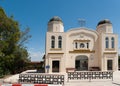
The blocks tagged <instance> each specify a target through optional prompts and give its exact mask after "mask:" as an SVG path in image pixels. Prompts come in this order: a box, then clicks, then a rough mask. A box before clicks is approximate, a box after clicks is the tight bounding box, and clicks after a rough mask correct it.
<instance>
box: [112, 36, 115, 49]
mask: <svg viewBox="0 0 120 86" xmlns="http://www.w3.org/2000/svg"><path fill="white" fill-rule="evenodd" d="M114 42H115V39H114V37H112V38H111V46H112V48H114V47H115V43H114Z"/></svg>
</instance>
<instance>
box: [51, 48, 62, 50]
mask: <svg viewBox="0 0 120 86" xmlns="http://www.w3.org/2000/svg"><path fill="white" fill-rule="evenodd" d="M50 50H62V48H51V49H50Z"/></svg>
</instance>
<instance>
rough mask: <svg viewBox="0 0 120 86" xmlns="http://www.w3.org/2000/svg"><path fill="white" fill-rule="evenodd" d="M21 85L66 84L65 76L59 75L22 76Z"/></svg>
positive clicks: (30, 74) (20, 76) (20, 78)
mask: <svg viewBox="0 0 120 86" xmlns="http://www.w3.org/2000/svg"><path fill="white" fill-rule="evenodd" d="M19 83H22V84H24V83H38V84H64V75H57V74H33V73H29V74H20V75H19Z"/></svg>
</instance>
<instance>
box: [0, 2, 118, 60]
mask: <svg viewBox="0 0 120 86" xmlns="http://www.w3.org/2000/svg"><path fill="white" fill-rule="evenodd" d="M0 7H2V8H3V9H4V10H5V12H6V14H7V15H8V16H11V15H13V16H14V19H15V20H16V21H18V22H19V23H20V29H21V30H25V28H26V27H29V28H30V33H29V34H30V35H32V38H30V39H29V42H28V43H27V44H26V45H25V46H27V50H28V52H29V54H30V57H31V60H32V61H41V60H42V57H43V55H44V53H45V35H46V32H47V24H48V21H49V20H50V19H51V18H52V17H53V16H59V17H60V18H61V19H62V21H63V23H64V30H65V32H66V31H67V30H69V29H71V28H76V27H80V24H79V23H78V20H79V19H85V21H86V24H85V27H87V28H89V29H93V30H96V26H97V24H98V22H99V21H100V20H103V19H109V20H110V21H111V22H112V25H113V31H114V33H117V34H118V35H119V36H120V30H119V29H120V0H0ZM119 43H120V38H119ZM119 52H120V45H119Z"/></svg>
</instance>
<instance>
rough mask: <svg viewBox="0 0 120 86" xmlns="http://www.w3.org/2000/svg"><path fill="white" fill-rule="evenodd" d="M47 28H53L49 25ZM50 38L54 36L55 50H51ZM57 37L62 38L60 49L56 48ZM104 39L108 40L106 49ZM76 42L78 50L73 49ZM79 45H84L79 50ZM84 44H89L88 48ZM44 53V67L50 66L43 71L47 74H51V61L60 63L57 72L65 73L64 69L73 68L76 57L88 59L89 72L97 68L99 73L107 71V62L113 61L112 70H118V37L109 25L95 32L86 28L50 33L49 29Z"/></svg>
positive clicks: (100, 27) (98, 28) (99, 27)
mask: <svg viewBox="0 0 120 86" xmlns="http://www.w3.org/2000/svg"><path fill="white" fill-rule="evenodd" d="M55 25H56V24H55ZM55 25H54V30H55V27H56V26H55ZM57 26H59V24H57ZM61 27H62V25H61ZM49 28H53V27H51V26H50V25H49ZM59 30H60V27H59ZM51 36H55V48H51ZM59 36H62V48H58V37H59ZM106 37H108V38H109V39H110V40H109V48H108V49H106V45H105V43H106V42H105V38H106ZM112 37H114V38H115V47H114V48H111V38H112ZM76 42H77V43H78V48H76V47H75V43H76ZM81 43H84V44H85V47H84V48H79V47H80V44H81ZM86 43H89V48H87V46H86ZM45 51H46V52H45V65H46V66H47V65H49V66H50V68H49V71H47V70H45V71H46V72H49V73H52V61H59V62H60V68H59V72H66V68H75V60H76V57H77V56H87V57H88V70H90V67H99V68H100V69H101V71H107V70H108V69H107V61H108V60H112V61H113V70H114V71H115V70H118V61H117V60H118V35H116V34H113V30H112V26H111V25H108V26H106V25H102V26H98V27H97V30H96V31H95V30H90V29H88V28H73V29H71V30H69V31H67V32H63V27H62V30H61V31H58V32H57V31H53V32H52V29H50V31H49V30H48V32H47V33H46V50H45Z"/></svg>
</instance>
